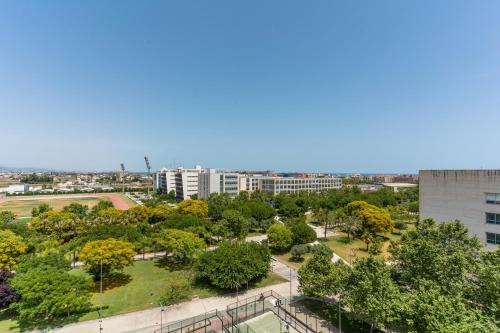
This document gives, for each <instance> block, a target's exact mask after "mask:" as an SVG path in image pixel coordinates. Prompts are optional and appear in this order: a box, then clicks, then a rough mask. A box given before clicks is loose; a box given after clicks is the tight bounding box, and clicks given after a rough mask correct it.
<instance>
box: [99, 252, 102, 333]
mask: <svg viewBox="0 0 500 333" xmlns="http://www.w3.org/2000/svg"><path fill="white" fill-rule="evenodd" d="M100 280H101V281H100V286H99V293H100V295H99V296H100V297H99V332H102V330H103V327H102V259H101V279H100Z"/></svg>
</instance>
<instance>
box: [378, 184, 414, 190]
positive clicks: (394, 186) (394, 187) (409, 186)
mask: <svg viewBox="0 0 500 333" xmlns="http://www.w3.org/2000/svg"><path fill="white" fill-rule="evenodd" d="M382 186H384V187H390V188H392V189H393V190H394V192H399V190H401V189H403V188H411V187H417V186H418V185H417V184H410V183H382Z"/></svg>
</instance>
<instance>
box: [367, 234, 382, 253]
mask: <svg viewBox="0 0 500 333" xmlns="http://www.w3.org/2000/svg"><path fill="white" fill-rule="evenodd" d="M383 245H384V241H383V239H382V238H380V237H377V238H375V241H373V243H372V245H371V246H370V248H369V249H368V253H370V254H372V255H377V254H380V253H381V252H382V246H383Z"/></svg>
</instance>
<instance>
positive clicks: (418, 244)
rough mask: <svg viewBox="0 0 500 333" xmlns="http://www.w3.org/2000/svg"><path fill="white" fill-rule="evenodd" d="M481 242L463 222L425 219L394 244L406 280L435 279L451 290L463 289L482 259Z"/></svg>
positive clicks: (398, 267)
mask: <svg viewBox="0 0 500 333" xmlns="http://www.w3.org/2000/svg"><path fill="white" fill-rule="evenodd" d="M482 246H483V245H482V244H481V242H480V241H479V240H478V239H477V238H476V237H473V236H469V235H468V232H467V228H465V226H464V225H463V224H461V223H460V222H457V221H455V222H445V223H439V224H437V223H435V222H434V221H433V220H431V219H427V220H424V221H422V222H421V223H420V224H419V225H418V226H417V227H416V228H415V229H412V230H409V231H407V232H406V233H404V234H403V236H402V237H401V240H400V241H399V242H398V243H395V244H393V245H392V246H391V247H390V249H389V250H390V252H391V254H392V257H393V262H394V267H395V269H396V270H397V272H399V275H400V279H401V281H402V283H404V284H408V285H411V286H414V287H416V286H418V284H419V282H420V281H421V280H429V281H434V282H435V283H437V284H438V285H439V286H441V287H443V290H446V291H447V292H457V293H462V292H463V291H464V287H465V286H466V285H467V284H468V280H469V277H470V273H471V272H475V271H476V269H477V264H478V262H479V259H480V249H481V248H482Z"/></svg>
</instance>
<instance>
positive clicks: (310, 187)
mask: <svg viewBox="0 0 500 333" xmlns="http://www.w3.org/2000/svg"><path fill="white" fill-rule="evenodd" d="M340 188H342V179H341V178H338V177H322V178H298V177H261V178H260V179H259V189H260V190H262V191H268V192H272V193H273V194H274V195H276V194H280V193H296V192H299V191H307V192H321V191H324V190H332V189H340Z"/></svg>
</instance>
